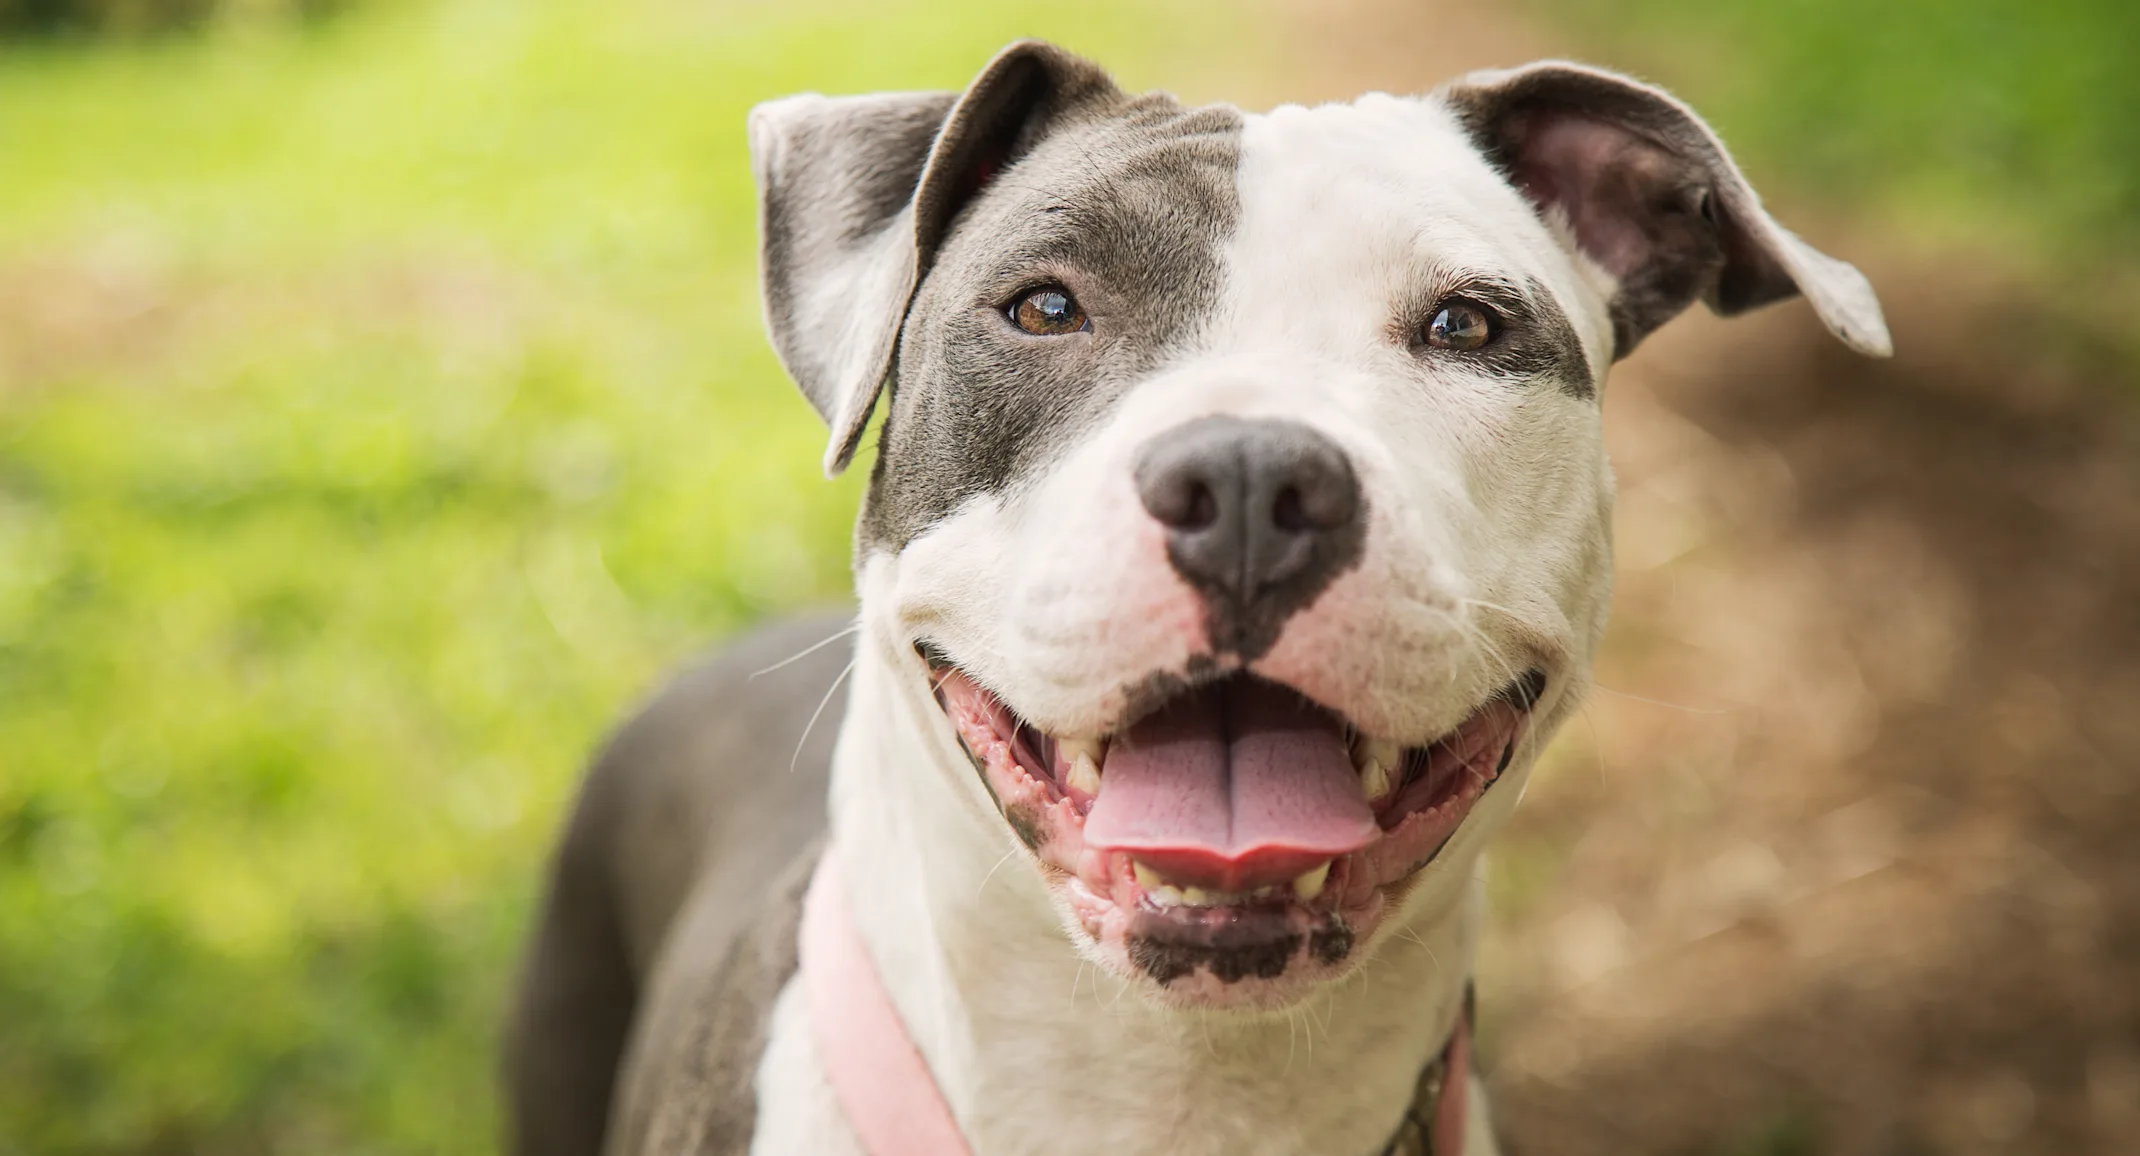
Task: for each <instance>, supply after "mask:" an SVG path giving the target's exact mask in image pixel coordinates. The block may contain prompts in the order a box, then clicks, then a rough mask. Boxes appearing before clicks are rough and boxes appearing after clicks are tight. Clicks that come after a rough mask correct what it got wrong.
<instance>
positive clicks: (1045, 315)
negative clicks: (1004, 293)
mask: <svg viewBox="0 0 2140 1156" xmlns="http://www.w3.org/2000/svg"><path fill="white" fill-rule="evenodd" d="M1009 316H1010V319H1011V324H1013V325H1015V326H1017V327H1018V328H1020V329H1023V330H1025V331H1026V332H1027V333H1031V334H1033V335H1034V336H1036V337H1060V336H1062V335H1063V334H1066V333H1078V332H1081V331H1083V330H1086V329H1089V328H1091V323H1090V322H1088V321H1087V320H1086V319H1085V311H1084V310H1083V309H1081V308H1079V307H1078V303H1077V298H1075V297H1072V296H1070V291H1069V290H1068V289H1065V288H1063V287H1062V286H1060V285H1043V286H1041V287H1040V288H1038V289H1035V290H1033V291H1032V292H1030V293H1027V294H1026V295H1025V296H1023V297H1020V298H1019V299H1018V300H1017V302H1016V303H1015V304H1013V305H1012V306H1011V307H1010V310H1009Z"/></svg>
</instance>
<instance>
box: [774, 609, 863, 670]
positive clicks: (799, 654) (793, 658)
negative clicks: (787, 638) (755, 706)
mask: <svg viewBox="0 0 2140 1156" xmlns="http://www.w3.org/2000/svg"><path fill="white" fill-rule="evenodd" d="M860 629H862V620H861V619H859V618H857V619H855V620H854V621H853V622H850V623H848V624H847V625H845V626H843V627H841V628H840V629H838V630H836V631H833V632H832V633H831V634H830V635H828V636H826V637H824V638H821V639H819V640H817V641H816V642H813V643H811V644H810V645H808V646H805V647H803V648H802V649H801V650H798V651H796V652H795V653H793V654H791V655H789V656H787V657H786V658H783V659H781V660H780V661H779V662H776V663H774V664H773V665H771V666H768V667H765V668H763V669H761V670H754V671H751V672H750V676H749V678H748V679H747V680H746V681H756V680H757V679H758V677H759V676H760V675H766V674H771V673H773V672H774V671H776V670H779V669H780V668H781V667H784V666H787V665H788V664H789V663H793V662H800V661H802V660H803V659H805V658H808V657H810V656H811V655H813V654H816V653H817V652H818V651H820V650H823V649H825V648H826V647H828V646H830V645H832V644H833V643H835V642H838V641H839V640H840V639H842V638H845V637H847V636H848V635H850V634H853V633H855V632H856V631H858V630H860Z"/></svg>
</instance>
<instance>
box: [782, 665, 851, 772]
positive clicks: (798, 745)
mask: <svg viewBox="0 0 2140 1156" xmlns="http://www.w3.org/2000/svg"><path fill="white" fill-rule="evenodd" d="M854 668H855V663H854V659H851V658H850V659H848V660H847V665H845V666H843V667H841V668H840V672H839V673H838V674H836V675H834V676H833V677H832V685H831V686H828V687H826V688H825V697H823V698H821V699H818V700H817V709H816V710H813V711H811V712H810V721H809V722H806V723H804V724H803V729H802V734H801V735H800V736H799V737H797V738H796V740H795V753H794V754H791V755H789V756H788V773H789V774H791V775H792V774H794V773H795V767H796V764H797V763H800V762H801V761H802V751H803V744H805V743H808V742H809V741H810V732H811V730H812V729H814V728H815V727H816V726H817V720H818V716H820V715H822V714H824V713H825V708H826V707H827V706H830V705H831V704H832V696H833V694H834V693H835V692H837V691H838V690H839V689H840V684H841V683H843V682H846V681H847V676H848V675H850V674H852V673H854Z"/></svg>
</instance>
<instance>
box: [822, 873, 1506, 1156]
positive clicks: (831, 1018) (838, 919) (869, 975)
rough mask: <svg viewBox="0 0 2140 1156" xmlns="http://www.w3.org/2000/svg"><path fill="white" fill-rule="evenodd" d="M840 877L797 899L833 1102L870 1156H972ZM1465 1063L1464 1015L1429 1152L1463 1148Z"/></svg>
mask: <svg viewBox="0 0 2140 1156" xmlns="http://www.w3.org/2000/svg"><path fill="white" fill-rule="evenodd" d="M839 875H840V871H839V859H838V857H837V856H836V855H834V854H833V851H832V849H831V848H830V847H827V848H826V849H825V854H824V858H822V859H820V860H819V861H818V864H817V873H816V874H815V875H814V876H813V877H812V878H811V880H810V892H809V894H808V895H807V896H805V897H804V899H803V917H802V939H801V953H802V975H803V989H804V995H805V997H806V998H807V999H808V1000H809V1004H810V1024H811V1033H812V1034H813V1035H814V1036H815V1037H816V1043H817V1053H818V1059H819V1062H821V1063H822V1064H823V1065H824V1067H825V1076H826V1078H827V1079H828V1080H829V1081H830V1082H831V1084H832V1094H833V1097H834V1098H835V1099H837V1100H838V1101H839V1103H840V1110H841V1111H842V1112H844V1113H845V1114H846V1116H847V1123H848V1125H849V1126H850V1127H852V1128H853V1129H854V1132H855V1135H856V1137H857V1138H859V1139H860V1140H861V1141H862V1150H863V1151H864V1152H867V1153H868V1154H869V1156H972V1152H973V1149H971V1148H969V1147H968V1146H967V1144H966V1138H965V1136H963V1135H961V1134H960V1133H959V1125H958V1121H957V1120H956V1119H954V1118H953V1117H952V1115H951V1105H949V1104H947V1103H945V1102H944V1093H943V1090H942V1089H940V1088H938V1087H937V1086H936V1077H934V1076H932V1075H930V1073H929V1064H928V1061H926V1060H924V1059H922V1056H921V1051H920V1050H919V1049H917V1048H916V1047H915V1046H914V1039H913V1037H912V1036H910V1035H908V1034H907V1029H906V1024H905V1023H903V1022H901V1021H900V1019H899V1010H898V1009H897V1008H895V1007H893V1006H892V997H891V993H889V992H887V991H885V990H884V982H883V980H881V979H880V978H878V976H877V966H876V964H875V963H874V962H873V961H872V960H871V959H870V957H869V948H868V947H867V946H866V945H865V944H863V942H862V935H861V933H860V932H859V931H857V930H856V929H855V923H854V916H853V914H852V913H851V912H849V911H848V909H847V892H846V890H845V888H844V887H843V886H842V885H841V883H840V878H839ZM1470 1061H1471V1012H1470V1009H1469V1008H1468V1007H1467V1008H1466V1009H1465V1011H1464V1014H1463V1015H1461V1016H1459V1017H1458V1019H1457V1024H1456V1031H1455V1032H1454V1033H1452V1034H1451V1035H1450V1037H1449V1043H1448V1044H1447V1046H1445V1047H1444V1048H1443V1049H1442V1054H1441V1062H1440V1063H1439V1064H1437V1065H1435V1066H1436V1067H1438V1068H1439V1069H1440V1071H1439V1072H1438V1073H1434V1075H1435V1076H1437V1077H1438V1078H1436V1079H1435V1081H1434V1082H1435V1084H1436V1085H1437V1091H1436V1092H1435V1094H1434V1100H1435V1103H1434V1106H1433V1116H1432V1119H1431V1122H1429V1121H1421V1123H1422V1124H1426V1136H1427V1139H1428V1141H1429V1143H1430V1144H1431V1145H1432V1147H1431V1148H1430V1149H1429V1151H1430V1152H1433V1153H1440V1154H1442V1156H1458V1154H1459V1153H1461V1152H1463V1150H1464V1106H1465V1100H1466V1099H1467V1098H1468V1097H1467V1091H1468V1089H1467V1087H1466V1085H1467V1083H1468V1081H1469V1075H1470V1066H1471V1065H1470ZM1417 1107H1418V1105H1414V1110H1415V1111H1416V1110H1417ZM1414 1119H1417V1117H1416V1116H1415V1117H1414Z"/></svg>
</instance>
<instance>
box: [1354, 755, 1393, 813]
mask: <svg viewBox="0 0 2140 1156" xmlns="http://www.w3.org/2000/svg"><path fill="white" fill-rule="evenodd" d="M1389 791H1390V773H1389V768H1387V767H1385V766H1383V765H1382V761H1381V760H1380V759H1372V758H1371V759H1369V760H1367V761H1366V762H1364V763H1361V764H1360V794H1361V796H1362V797H1364V798H1366V799H1367V800H1368V801H1369V802H1373V801H1374V800H1376V799H1379V798H1381V797H1382V796H1384V795H1387V794H1389Z"/></svg>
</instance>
